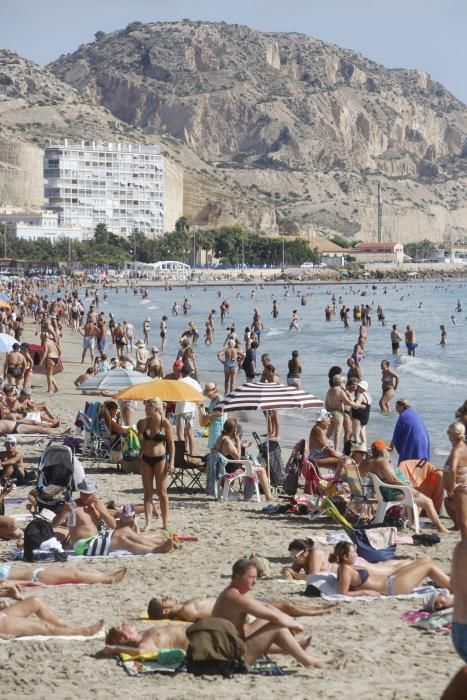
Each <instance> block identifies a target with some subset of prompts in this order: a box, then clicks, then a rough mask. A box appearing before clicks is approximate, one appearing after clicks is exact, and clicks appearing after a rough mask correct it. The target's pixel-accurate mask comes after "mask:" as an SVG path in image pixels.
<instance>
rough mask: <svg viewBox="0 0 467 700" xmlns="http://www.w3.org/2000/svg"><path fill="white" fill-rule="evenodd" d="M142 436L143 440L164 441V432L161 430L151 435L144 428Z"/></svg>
mask: <svg viewBox="0 0 467 700" xmlns="http://www.w3.org/2000/svg"><path fill="white" fill-rule="evenodd" d="M143 436H144V439H145V440H151V441H152V442H156V443H157V442H165V433H163V432H162V431H159V432H158V433H154V435H153V436H152V437H151V435H150V433H149V430H145V431H144V433H143Z"/></svg>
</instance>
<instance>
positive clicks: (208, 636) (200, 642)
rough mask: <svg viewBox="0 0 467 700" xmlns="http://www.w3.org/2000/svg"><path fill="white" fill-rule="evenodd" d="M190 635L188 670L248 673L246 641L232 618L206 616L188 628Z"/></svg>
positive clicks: (226, 674)
mask: <svg viewBox="0 0 467 700" xmlns="http://www.w3.org/2000/svg"><path fill="white" fill-rule="evenodd" d="M186 636H187V637H188V641H189V646H188V649H187V653H186V669H187V671H188V673H192V674H193V675H195V676H224V678H231V677H232V676H233V675H234V674H236V673H247V672H248V669H247V666H246V664H245V662H244V660H243V655H244V653H245V644H244V642H243V640H242V639H241V637H240V635H239V633H238V632H237V629H236V628H235V626H234V625H233V624H232V622H230V620H223V619H221V618H217V617H204V618H202V619H201V620H198V622H195V624H194V625H190V626H189V627H187V630H186Z"/></svg>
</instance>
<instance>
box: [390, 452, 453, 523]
mask: <svg viewBox="0 0 467 700" xmlns="http://www.w3.org/2000/svg"><path fill="white" fill-rule="evenodd" d="M399 469H400V470H401V471H402V473H403V474H404V475H405V476H406V477H407V479H408V480H409V481H410V483H411V484H412V486H413V487H414V488H415V489H417V491H420V493H423V494H424V495H425V496H428V498H431V500H432V501H433V505H434V507H435V509H436V512H437V513H439V511H440V509H441V505H442V503H443V496H444V487H443V475H442V472H441V471H440V470H439V469H436V467H435V466H434V465H433V464H431V462H427V460H426V459H420V460H418V459H408V460H406V461H405V462H400V463H399Z"/></svg>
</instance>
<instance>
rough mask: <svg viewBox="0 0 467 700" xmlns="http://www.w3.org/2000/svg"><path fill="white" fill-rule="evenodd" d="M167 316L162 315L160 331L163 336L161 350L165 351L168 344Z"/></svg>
mask: <svg viewBox="0 0 467 700" xmlns="http://www.w3.org/2000/svg"><path fill="white" fill-rule="evenodd" d="M168 320H169V319H168V317H167V316H162V319H161V322H160V324H159V332H160V336H161V352H164V350H165V348H166V346H167V321H168Z"/></svg>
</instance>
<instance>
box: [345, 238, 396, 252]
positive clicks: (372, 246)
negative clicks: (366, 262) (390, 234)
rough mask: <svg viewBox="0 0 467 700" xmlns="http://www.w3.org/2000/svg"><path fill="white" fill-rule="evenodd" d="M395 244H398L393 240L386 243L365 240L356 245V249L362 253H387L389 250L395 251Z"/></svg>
mask: <svg viewBox="0 0 467 700" xmlns="http://www.w3.org/2000/svg"><path fill="white" fill-rule="evenodd" d="M395 245H396V244H395V243H393V242H391V241H388V242H386V243H373V242H369V243H364V242H361V243H358V244H357V245H356V246H355V248H354V250H355V251H358V252H360V253H363V252H367V251H368V252H369V253H387V252H391V253H392V252H393V251H394V246H395Z"/></svg>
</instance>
